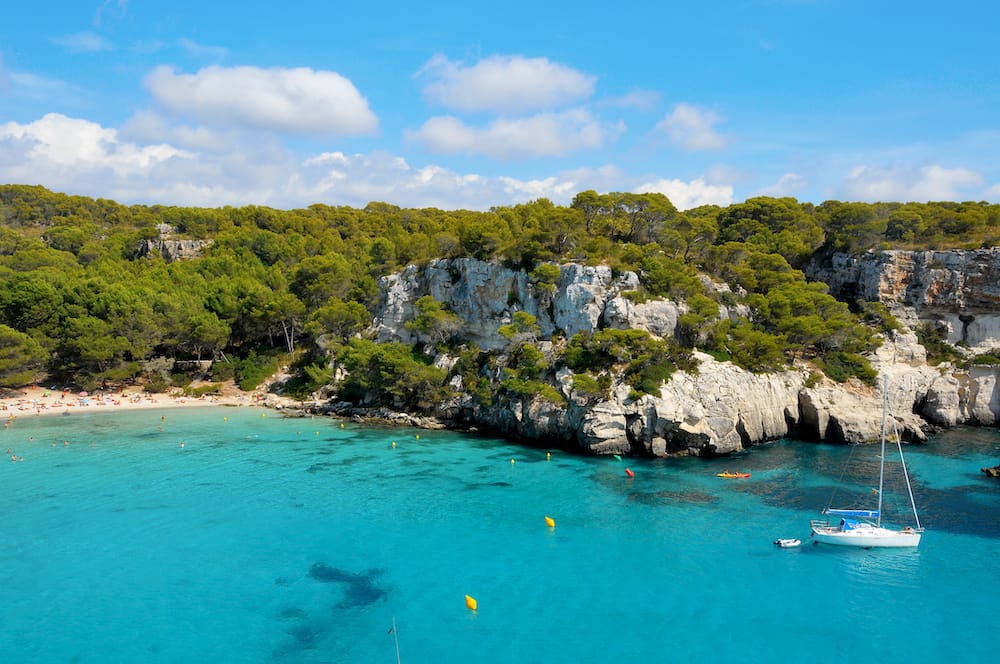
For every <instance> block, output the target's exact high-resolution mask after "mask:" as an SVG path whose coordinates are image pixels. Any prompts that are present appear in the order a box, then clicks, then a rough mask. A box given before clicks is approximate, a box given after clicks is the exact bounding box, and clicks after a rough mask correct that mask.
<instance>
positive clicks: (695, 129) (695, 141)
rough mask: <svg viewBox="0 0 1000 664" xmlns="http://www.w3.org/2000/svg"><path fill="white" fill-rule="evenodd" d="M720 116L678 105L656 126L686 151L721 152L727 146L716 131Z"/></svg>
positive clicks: (686, 105) (692, 107) (696, 108)
mask: <svg viewBox="0 0 1000 664" xmlns="http://www.w3.org/2000/svg"><path fill="white" fill-rule="evenodd" d="M717 122H719V118H718V116H716V115H715V113H713V112H711V111H707V110H704V109H700V108H698V107H696V106H691V105H690V104H684V103H681V104H677V105H676V106H674V110H673V112H672V113H671V114H670V115H668V116H666V117H665V118H663V119H662V120H660V122H659V123H658V124H657V125H656V127H657V129H662V130H663V131H665V132H666V133H667V135H668V136H670V140H672V141H673V142H674V143H676V144H677V145H679V146H681V147H682V148H684V149H685V150H690V151H692V152H693V151H697V150H719V149H721V148H723V147H724V146H725V144H726V140H725V138H724V137H723V136H722V135H721V134H719V133H718V132H717V131H716V130H715V126H714V125H715V124H716V123H717Z"/></svg>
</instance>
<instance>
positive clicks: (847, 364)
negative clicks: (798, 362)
mask: <svg viewBox="0 0 1000 664" xmlns="http://www.w3.org/2000/svg"><path fill="white" fill-rule="evenodd" d="M816 364H818V365H819V367H820V368H821V369H823V373H825V374H826V375H827V376H829V377H830V378H831V379H832V380H835V381H837V382H838V383H844V382H846V381H847V380H848V379H850V378H852V377H854V378H859V379H861V381H862V382H864V383H867V384H868V385H874V384H875V379H876V378H877V377H878V372H876V371H875V369H873V368H872V365H871V364H870V363H869V362H868V360H867V359H865V358H864V357H862V356H860V355H858V354H856V353H846V352H844V351H839V350H836V351H830V352H828V353H826V354H824V355H823V356H822V357H819V358H817V359H816Z"/></svg>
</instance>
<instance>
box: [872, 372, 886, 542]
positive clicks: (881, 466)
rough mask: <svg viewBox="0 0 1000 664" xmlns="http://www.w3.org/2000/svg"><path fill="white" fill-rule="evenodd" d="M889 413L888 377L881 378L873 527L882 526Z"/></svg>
mask: <svg viewBox="0 0 1000 664" xmlns="http://www.w3.org/2000/svg"><path fill="white" fill-rule="evenodd" d="M888 413H889V377H888V376H882V451H881V453H880V455H879V464H878V516H877V517H875V525H876V526H881V525H882V487H883V485H884V483H885V434H886V431H885V429H886V418H887V417H888Z"/></svg>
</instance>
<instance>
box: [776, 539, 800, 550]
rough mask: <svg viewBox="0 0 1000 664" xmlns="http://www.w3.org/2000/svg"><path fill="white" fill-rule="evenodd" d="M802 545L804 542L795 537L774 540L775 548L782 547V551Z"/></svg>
mask: <svg viewBox="0 0 1000 664" xmlns="http://www.w3.org/2000/svg"><path fill="white" fill-rule="evenodd" d="M801 544H802V541H801V540H799V539H796V538H794V537H789V538H781V537H779V538H778V539H776V540H774V545H775V546H780V547H781V548H782V549H794V548H795V547H797V546H799V545H801Z"/></svg>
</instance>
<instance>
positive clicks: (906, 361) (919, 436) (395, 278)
mask: <svg viewBox="0 0 1000 664" xmlns="http://www.w3.org/2000/svg"><path fill="white" fill-rule="evenodd" d="M955 253H957V254H959V255H958V256H951V255H950V252H923V253H919V254H910V253H908V252H886V253H885V254H872V255H866V256H864V257H859V258H856V259H849V260H848V259H846V258H845V259H837V258H835V260H834V262H833V267H832V268H828V274H827V278H829V279H831V281H832V285H834V287H835V290H836V291H837V292H838V294H839V295H841V296H842V297H843V296H844V295H845V293H846V292H848V291H852V292H853V293H854V295H855V296H858V295H861V296H863V297H865V298H868V299H877V300H879V301H883V302H885V303H887V304H890V305H891V306H892V307H893V308H894V309H895V310H901V311H904V312H905V311H906V308H907V307H909V310H910V311H918V312H919V313H918V314H914V316H915V317H916V319H921V320H922V318H921V316H934V317H936V318H935V320H937V321H945V322H947V321H948V320H952V319H949V318H947V316H952V318H953V319H954V320H960V321H965V323H964V325H965V327H964V330H965V331H964V332H963V335H964V336H963V337H962V338H964V339H966V340H969V339H972V340H974V341H976V342H978V343H981V344H990V343H992V341H991V340H992V338H993V337H992V336H991V334H992V333H991V332H989V330H990V327H989V325H988V324H986V323H982V321H989V320H992V319H993V318H998V320H1000V312H995V311H994V310H993V309H991V303H994V299H993V298H995V297H997V289H1000V279H998V277H1000V254H998V252H997V251H986V250H984V251H981V252H955ZM838 261H839V262H838ZM994 261H995V262H994ZM941 266H945V267H941ZM938 270H945V272H948V274H944V273H938V272H937V271H938ZM964 270H968V271H969V272H968V273H965V272H963V271H964ZM994 270H996V271H994ZM953 272H961V274H955V273H953ZM991 279H992V281H991ZM381 286H382V290H381V300H380V304H379V308H378V310H377V312H376V316H375V323H374V328H373V330H374V332H375V333H376V335H377V338H378V339H379V340H380V341H402V342H406V343H420V342H425V341H426V340H425V339H420V338H418V337H417V336H416V335H414V334H413V333H412V332H410V331H409V330H407V329H406V322H407V321H409V320H411V319H412V318H413V315H414V310H413V304H414V302H416V300H418V299H419V298H420V297H422V296H424V295H431V296H433V297H434V298H435V299H436V300H438V301H439V302H442V303H444V304H445V305H446V306H447V308H449V309H450V310H451V311H452V312H454V313H455V314H457V315H458V316H459V317H461V318H462V320H463V321H464V329H463V337H464V338H465V339H466V340H467V341H469V342H471V343H475V344H477V345H478V346H479V347H480V348H482V349H484V350H500V349H503V348H504V347H505V345H506V344H507V339H505V338H503V337H502V336H501V335H499V334H498V333H497V328H499V327H500V326H501V325H505V324H507V323H509V322H511V320H512V316H513V314H514V313H515V312H517V311H525V312H527V313H530V314H532V315H533V316H535V317H536V320H537V322H538V325H539V328H540V337H541V338H543V339H550V338H552V335H553V334H555V333H556V332H557V331H558V332H561V333H563V334H564V335H565V336H566V337H567V338H569V337H572V336H573V335H574V334H576V333H577V332H581V331H588V332H589V331H595V330H598V329H603V328H619V329H628V328H636V329H642V330H646V331H648V332H649V333H651V334H653V335H656V336H659V337H671V336H672V335H673V334H674V333H675V331H676V328H677V323H678V320H679V318H680V317H681V316H682V315H683V314H684V313H686V312H687V306H686V304H685V303H683V302H671V301H667V300H651V301H646V302H637V301H634V300H633V299H632V298H630V297H629V296H628V292H629V291H634V290H636V289H637V288H638V279H637V277H636V275H635V274H633V273H630V272H624V273H616V272H614V271H613V270H611V269H610V268H607V267H601V266H596V267H585V266H579V265H563V266H561V267H560V276H559V278H558V280H557V281H556V282H555V284H553V285H547V284H538V283H534V282H532V280H531V279H530V277H529V276H528V275H527V274H526V273H524V272H521V271H516V270H510V269H508V268H506V267H503V266H501V265H497V264H492V263H486V262H482V261H477V260H473V259H456V260H439V261H433V262H431V263H430V264H428V265H426V266H423V267H416V266H411V267H408V268H406V269H405V270H404V271H403V272H401V273H399V274H395V275H390V276H388V277H385V278H384V279H383V280H382V282H381ZM994 309H995V307H994ZM969 312H973V313H969ZM746 313H747V312H746V310H745V309H744V308H740V307H734V308H732V309H725V308H723V309H722V311H721V313H720V315H721V316H726V317H731V318H733V317H739V316H741V315H746ZM970 316H975V318H969V317H970ZM977 322H978V323H977ZM974 324H979V327H976V326H975V325H974ZM695 357H696V358H697V360H698V362H699V367H698V371H697V372H695V373H683V372H675V373H674V374H673V375H672V376H671V378H670V380H669V381H667V382H666V383H665V384H664V385H663V386H662V387H661V390H660V393H659V394H658V395H644V396H642V397H640V398H637V399H633V398H632V397H631V396H630V388H629V386H628V385H626V384H623V383H617V384H615V385H614V386H613V387H612V389H611V391H610V394H609V395H608V397H607V398H605V399H603V400H599V401H597V402H596V403H595V402H590V401H586V400H582V399H580V398H578V397H577V396H576V395H574V393H573V391H572V389H571V385H572V372H571V371H569V370H568V369H562V370H561V371H560V373H559V375H558V376H557V382H558V384H559V385H561V386H562V391H563V394H564V395H565V397H566V400H567V402H566V403H565V404H554V403H551V402H549V401H546V400H543V399H532V398H521V399H510V400H508V401H504V402H502V403H498V404H492V405H490V406H484V405H481V404H479V405H476V404H474V403H473V400H472V399H471V398H470V397H465V398H462V399H459V400H458V401H457V402H456V403H452V404H443V405H442V408H441V413H440V416H441V417H443V418H444V419H447V420H449V421H451V422H452V423H454V424H458V425H465V426H476V427H487V428H490V429H492V430H495V431H498V432H500V433H503V434H505V435H509V436H512V437H517V438H522V439H528V440H539V441H547V442H548V443H549V444H551V443H558V444H565V445H575V446H577V447H579V448H581V449H584V450H587V451H589V452H591V453H594V454H643V455H653V456H665V455H672V454H689V455H704V456H710V455H719V454H729V453H733V452H737V451H740V450H742V449H745V448H747V447H749V446H751V445H754V444H757V443H760V442H764V441H768V440H774V439H777V438H781V437H783V436H787V435H796V436H800V437H803V438H808V439H815V440H825V441H832V442H841V443H851V444H854V443H862V442H871V441H876V440H878V439H879V438H880V434H881V427H882V398H881V393H880V391H879V390H878V389H875V388H871V387H868V386H864V385H860V384H849V385H840V384H835V383H833V382H831V381H827V380H824V381H821V382H820V383H818V384H815V385H814V384H812V383H813V382H815V381H810V380H807V379H808V378H809V374H810V371H809V370H808V369H807V368H802V369H798V370H790V371H785V372H782V373H775V374H764V375H759V374H753V373H751V372H749V371H746V370H743V369H741V368H739V367H737V366H735V365H733V364H731V363H729V362H717V361H716V360H714V359H713V358H711V357H710V356H708V355H705V354H702V353H697V352H696V353H695ZM871 361H872V365H873V367H875V368H876V369H877V370H878V372H879V373H880V374H881V375H884V376H887V377H888V385H889V393H888V399H889V403H890V406H891V412H892V414H893V416H894V419H893V420H892V421H893V422H895V424H896V426H897V427H898V428H899V430H900V433H901V435H902V436H903V438H904V439H905V440H909V441H914V442H918V441H922V440H924V439H925V435H926V433H925V432H926V430H927V429H928V428H930V427H933V426H954V425H956V424H963V423H971V424H982V425H996V424H997V423H998V422H1000V387H998V382H1000V381H998V379H1000V368H998V367H989V366H983V367H973V368H971V369H968V370H959V369H956V368H954V367H951V366H949V365H942V366H937V367H931V366H928V365H927V356H926V352H925V350H924V348H923V346H921V345H920V344H919V343H918V341H917V337H916V335H915V334H914V333H913V331H912V330H911V329H905V330H901V331H897V332H896V333H894V334H893V335H892V337H891V338H890V339H887V340H886V341H885V343H884V344H883V345H882V346H881V347H880V348H879V349H878V350H877V352H876V353H875V354H874V355H873V356H872V357H871ZM807 384H808V386H807ZM455 386H456V387H460V380H459V381H458V383H455Z"/></svg>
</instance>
